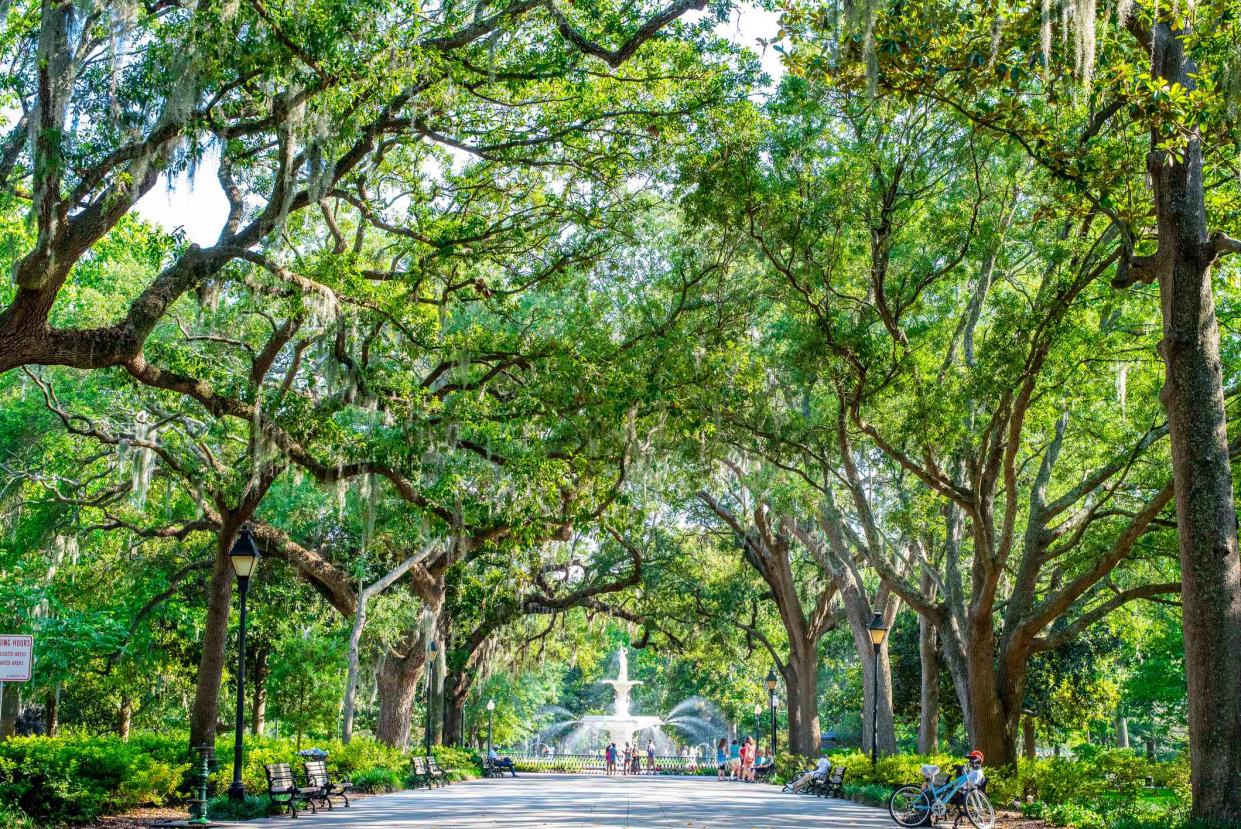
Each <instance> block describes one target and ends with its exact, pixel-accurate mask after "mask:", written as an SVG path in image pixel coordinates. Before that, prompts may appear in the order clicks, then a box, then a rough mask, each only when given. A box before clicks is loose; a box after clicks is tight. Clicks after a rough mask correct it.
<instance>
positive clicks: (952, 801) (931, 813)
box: [888, 766, 995, 829]
mask: <svg viewBox="0 0 1241 829" xmlns="http://www.w3.org/2000/svg"><path fill="white" fill-rule="evenodd" d="M938 774H939V766H923V767H922V776H923V777H924V778H925V779H926V782H925V783H923V785H921V786H902V787H901V788H899V789H897V790H896V791H894V792H892V796H891V797H889V798H888V814H890V815H891V816H892V820H894V821H896V823H897V825H898V826H911V827H912V826H934V825H935V824H936V823H938V822H939V821H940V820H941V819H943V818H946V817H947V816H948V808H949V807H950V806H955V807H956V809H957V812H956V815H955V816H954V818H955V819H954V821H953V824H952V825H953V827H954V829H956V827H959V826H960V825H961V818H962V817H965V818H967V819H969V822H970V823H971V824H973V825H974V826H975V827H976V829H992V827H994V826H995V809H994V808H993V807H992V806H991V801H990V800H988V799H987V795H986V794H985V793H984V792H983V790H982V789H981V788H978V787H976V786H969V785H968V784H969V775H968V774H967V773H965V771H964V770H962V773H961V775H960V776H959V777H957V778H956V779H955V780H950V781H948V782H946V783H943V784H942V785H939V786H936V785H935V777H936V775H938Z"/></svg>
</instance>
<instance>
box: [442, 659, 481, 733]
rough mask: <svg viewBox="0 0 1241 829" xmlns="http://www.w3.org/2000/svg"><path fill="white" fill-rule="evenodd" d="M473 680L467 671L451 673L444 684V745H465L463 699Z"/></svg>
mask: <svg viewBox="0 0 1241 829" xmlns="http://www.w3.org/2000/svg"><path fill="white" fill-rule="evenodd" d="M473 679H474V677H473V674H472V673H470V672H469V671H452V672H451V673H449V675H448V678H447V681H446V682H445V683H444V687H445V690H444V745H449V746H455V745H464V744H465V698H466V696H467V695H468V694H469V692H470V686H471V685H472V684H473Z"/></svg>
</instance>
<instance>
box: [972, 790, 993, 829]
mask: <svg viewBox="0 0 1241 829" xmlns="http://www.w3.org/2000/svg"><path fill="white" fill-rule="evenodd" d="M965 816H966V817H968V818H969V819H970V823H972V824H974V826H976V827H978V829H991V827H993V826H995V809H993V808H992V807H991V801H990V800H988V799H987V796H986V795H985V794H983V793H982V792H980V791H979V790H978V789H972V790H971V791H970V792H969V794H967V795H966V796H965Z"/></svg>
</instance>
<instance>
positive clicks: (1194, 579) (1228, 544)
mask: <svg viewBox="0 0 1241 829" xmlns="http://www.w3.org/2000/svg"><path fill="white" fill-rule="evenodd" d="M1188 34H1189V33H1188V32H1185V31H1174V30H1173V29H1172V28H1171V27H1170V26H1169V25H1168V24H1167V23H1158V24H1156V25H1155V26H1154V28H1153V31H1152V32H1151V33H1150V37H1151V38H1152V40H1153V44H1152V45H1153V49H1152V57H1153V60H1152V69H1153V73H1154V74H1155V76H1156V77H1158V78H1160V79H1162V80H1164V81H1167V82H1173V83H1177V84H1180V85H1181V86H1182V87H1183V88H1185V89H1187V90H1193V89H1194V88H1195V87H1196V83H1195V80H1194V75H1195V73H1196V72H1197V70H1198V67H1197V65H1196V64H1195V63H1194V61H1193V60H1192V59H1191V58H1190V57H1189V56H1188V55H1187V54H1186V52H1185V43H1184V40H1183V38H1184V37H1186V36H1187V35H1188ZM1161 140H1162V137H1161V136H1160V135H1159V133H1158V131H1156V130H1154V129H1152V132H1151V152H1150V154H1149V156H1148V165H1149V166H1148V169H1149V172H1150V177H1151V186H1152V188H1153V190H1154V199H1155V214H1156V219H1157V224H1158V236H1159V246H1158V249H1157V252H1156V253H1155V254H1154V255H1153V256H1152V257H1150V258H1149V260H1148V261H1147V262H1146V263H1145V264H1146V266H1147V267H1148V268H1150V269H1152V270H1154V272H1155V275H1156V277H1157V278H1158V282H1159V295H1160V303H1161V309H1162V314H1163V340H1162V342H1161V343H1160V353H1161V354H1162V356H1163V359H1164V364H1165V375H1164V376H1165V380H1164V387H1163V391H1162V393H1161V395H1160V396H1161V398H1162V400H1163V403H1164V405H1165V406H1166V408H1167V411H1168V431H1169V435H1170V437H1171V444H1172V472H1173V478H1174V480H1175V484H1176V519H1177V521H1176V523H1177V535H1178V540H1179V545H1178V546H1179V548H1180V557H1181V581H1182V586H1183V587H1182V593H1181V604H1182V613H1183V629H1184V636H1185V677H1186V680H1187V684H1188V691H1189V743H1190V746H1191V750H1190V758H1189V759H1190V778H1191V786H1192V790H1193V806H1192V813H1193V815H1194V817H1197V818H1199V819H1202V820H1204V821H1220V822H1222V821H1235V820H1237V819H1241V786H1238V785H1236V781H1237V780H1238V779H1241V560H1238V556H1237V523H1236V522H1237V517H1236V512H1235V510H1234V506H1233V498H1232V469H1231V464H1230V461H1229V456H1228V434H1227V429H1226V426H1227V424H1226V416H1225V412H1224V387H1223V377H1222V373H1221V366H1220V351H1219V348H1220V346H1219V327H1218V324H1217V321H1216V316H1215V302H1214V296H1213V293H1212V285H1211V268H1212V265H1213V264H1214V260H1215V258H1216V255H1217V253H1216V251H1215V250H1214V245H1213V244H1212V242H1211V240H1210V239H1209V237H1208V231H1207V225H1206V207H1205V199H1204V191H1203V167H1202V143H1201V138H1200V136H1199V134H1198V132H1197V129H1196V128H1195V129H1194V130H1193V131H1191V132H1190V133H1189V135H1188V140H1187V143H1186V145H1185V147H1184V152H1183V155H1182V156H1181V157H1180V158H1179V159H1178V158H1175V157H1169V156H1167V155H1166V153H1164V152H1163V151H1161V150H1159V149H1158V144H1159V142H1160V141H1161ZM1119 277H1120V274H1118V278H1119Z"/></svg>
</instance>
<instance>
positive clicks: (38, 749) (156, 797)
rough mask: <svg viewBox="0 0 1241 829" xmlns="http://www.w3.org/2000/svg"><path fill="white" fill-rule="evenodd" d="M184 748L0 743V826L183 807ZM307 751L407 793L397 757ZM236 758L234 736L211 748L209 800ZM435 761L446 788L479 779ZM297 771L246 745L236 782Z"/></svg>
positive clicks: (471, 763) (285, 745) (452, 753)
mask: <svg viewBox="0 0 1241 829" xmlns="http://www.w3.org/2000/svg"><path fill="white" fill-rule="evenodd" d="M187 742H188V741H187V739H186V737H185V736H184V735H183V734H170V735H169V734H149V733H140V734H135V735H133V736H132V737H131V739H130V740H129V741H128V742H122V741H121V739H120V738H119V737H114V736H102V737H92V736H85V735H66V736H62V737H17V738H13V739H10V740H5V741H3V742H0V826H4V827H6V829H7V828H8V827H9V826H13V827H17V828H18V829H25V827H26V826H27V825H34V824H33V822H34V821H37V822H38V823H41V824H48V825H57V824H64V823H89V822H91V821H93V820H95V818H97V817H99V816H100V815H107V814H117V813H119V812H124V811H126V810H129V809H132V808H134V807H137V806H144V805H163V804H167V803H175V802H183V801H184V800H186V799H187V798H188V797H189V795H190V793H191V791H192V790H193V788H194V785H195V783H196V771H197V768H198V765H197V763H196V762H194V758H193V757H191V756H190V755H189V753H188V751H187V749H186V745H187ZM311 745H312V743H306V744H305V747H307V748H309V747H310V746H311ZM313 746H314V747H316V748H322V749H324V750H325V751H327V752H328V760H327V764H328V770H329V772H330V773H331V774H333V775H335V776H339V777H342V778H346V779H351V780H357V781H358V783H359V785H358V786H357V788H358V790H359V791H363V792H368V791H369V792H384V791H393V790H395V789H399V788H402V787H405V786H408V785H409V772H410V764H409V757H408V756H407V755H406V754H404V753H403V752H401V751H400V750H398V749H394V748H390V747H388V746H386V745H383V744H382V743H378V742H376V741H374V740H369V739H365V738H360V737H356V738H354V739H353V740H352V741H351V742H350V743H349V745H347V746H346V745H344V744H343V743H341V742H340V741H339V740H328V741H323V742H316V743H313ZM232 755H233V751H232V735H231V734H230V735H228V736H227V737H221V738H220V739H219V740H217V742H216V756H217V758H218V760H219V765H218V767H217V769H216V770H215V771H214V772H213V773H212V775H211V776H210V777H209V778H208V796H209V797H212V796H214V797H219V796H221V795H223V794H224V793H225V792H226V791H227V789H228V785H229V783H230V782H231V781H232V777H233V769H232V762H231V761H232ZM435 757H436V760H437V761H438V762H439V764H440V766H441V767H443V768H444V770H445V771H446V772H447V773H448V775H449V779H452V780H461V779H465V778H468V777H476V776H478V774H479V772H480V768H481V767H480V765H479V760H478V757H477V755H475V754H473V753H472V752H468V751H463V750H461V749H452V748H444V747H437V748H436V749H435ZM301 762H302V758H301V757H300V756H298V754H297V746H296V745H295V744H294V742H293V741H292V740H273V739H268V738H264V737H251V736H247V737H246V750H245V755H244V760H243V765H242V770H241V779H242V782H243V783H245V786H246V789H247V791H250V792H253V793H255V794H256V795H257V794H260V793H262V792H265V791H266V790H267V778H266V776H265V775H264V774H263V765H264V764H265V763H289V764H290V765H292V766H293V767H294V769H298V768H300V765H301ZM260 800H263V798H262V797H256V798H255V803H254V804H253V805H252V807H250V808H248V809H247V810H246V811H247V812H255V813H257V812H260V811H262V810H263V809H264V808H265V807H264V806H263V805H262V804H261V803H259V801H260ZM225 810H226V811H227V807H225ZM221 816H222V815H221ZM24 821H29V822H28V823H27V822H24Z"/></svg>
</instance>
